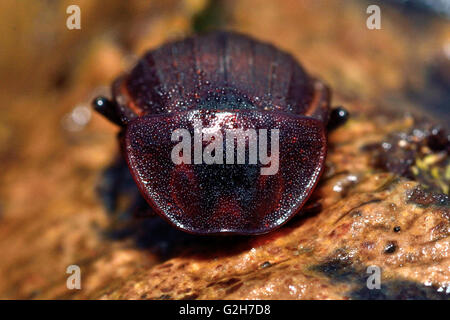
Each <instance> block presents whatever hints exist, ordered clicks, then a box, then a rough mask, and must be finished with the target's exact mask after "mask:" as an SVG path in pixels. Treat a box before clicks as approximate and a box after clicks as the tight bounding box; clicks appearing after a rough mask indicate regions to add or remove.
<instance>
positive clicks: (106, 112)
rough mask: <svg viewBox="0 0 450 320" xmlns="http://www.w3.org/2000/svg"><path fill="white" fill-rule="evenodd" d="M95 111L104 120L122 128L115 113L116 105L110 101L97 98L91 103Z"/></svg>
mask: <svg viewBox="0 0 450 320" xmlns="http://www.w3.org/2000/svg"><path fill="white" fill-rule="evenodd" d="M92 105H93V106H94V109H95V111H97V112H98V113H100V114H102V115H103V116H104V117H105V118H106V119H108V120H109V121H111V122H112V123H115V124H117V125H119V126H123V124H122V121H120V118H119V115H118V114H117V112H116V108H115V107H116V105H115V103H114V102H112V101H111V100H108V98H105V97H102V96H100V97H97V98H95V99H94V101H93V102H92Z"/></svg>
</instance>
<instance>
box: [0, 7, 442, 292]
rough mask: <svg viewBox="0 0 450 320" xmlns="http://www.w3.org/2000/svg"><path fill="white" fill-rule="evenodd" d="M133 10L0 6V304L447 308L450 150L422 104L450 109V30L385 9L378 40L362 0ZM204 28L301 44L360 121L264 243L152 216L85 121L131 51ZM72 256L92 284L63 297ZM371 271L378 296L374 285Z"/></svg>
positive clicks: (110, 143) (107, 131)
mask: <svg viewBox="0 0 450 320" xmlns="http://www.w3.org/2000/svg"><path fill="white" fill-rule="evenodd" d="M122 3H123V2H120V1H111V2H110V4H109V5H108V6H106V7H105V6H104V5H103V3H102V2H101V1H80V4H79V5H80V7H81V9H82V14H83V20H82V21H84V22H82V24H83V26H82V30H80V31H76V30H75V31H69V30H67V29H66V27H65V19H66V14H65V8H66V7H67V5H69V4H71V3H65V2H61V3H58V4H54V5H52V7H50V8H47V7H45V8H44V5H43V4H41V3H40V2H33V4H29V3H27V4H26V5H25V4H17V2H14V1H3V2H2V3H1V4H0V19H1V20H2V21H3V22H5V23H2V24H0V32H1V33H2V34H3V35H5V39H4V44H5V45H4V46H2V47H3V48H6V50H2V51H0V66H1V68H2V74H1V78H2V79H1V82H2V83H3V84H6V86H2V87H1V88H0V97H1V98H2V101H6V102H7V105H6V106H5V107H4V108H0V159H1V160H0V161H1V163H2V170H1V172H0V182H1V183H0V250H1V252H2V256H3V258H2V259H1V260H0V274H2V277H0V298H7V299H13V298H21V299H30V298H33V299H44V298H50V299H54V298H62V299H81V298H89V299H97V298H101V299H118V298H129V299H223V298H230V299H372V298H373V299H383V298H385V299H386V298H429V299H448V298H449V296H450V257H449V254H450V248H449V247H450V241H449V239H450V238H449V232H450V205H449V200H448V197H447V196H446V195H444V193H448V185H449V180H450V169H449V156H448V152H449V150H448V140H446V139H445V138H446V137H447V136H446V135H445V134H444V135H443V137H444V138H443V140H444V142H443V143H441V144H439V143H437V144H436V139H437V140H439V141H440V139H439V138H437V137H439V136H440V135H435V134H434V135H433V130H434V129H435V128H436V127H435V125H434V124H433V125H431V124H430V122H429V121H428V120H422V119H421V116H420V114H421V113H424V112H423V110H424V111H426V113H429V112H428V111H429V109H428V107H429V106H438V107H439V106H441V107H440V109H439V108H438V110H440V111H437V114H438V115H440V116H441V120H442V119H445V116H446V115H447V116H448V105H447V106H446V108H447V109H445V108H444V109H442V105H444V106H445V103H444V104H442V103H441V102H440V101H441V100H440V98H441V97H444V98H445V97H446V96H445V95H446V94H447V93H446V92H447V89H445V88H448V87H447V86H448V82H446V81H448V73H447V72H446V71H445V70H446V69H445V66H447V65H448V56H446V54H445V52H446V51H445V48H446V45H447V46H448V43H449V41H450V33H449V32H448V30H449V28H448V25H449V22H448V20H443V19H439V18H433V19H431V18H430V17H429V16H426V15H422V14H421V13H417V12H412V13H411V15H409V16H406V15H404V14H401V13H400V12H399V11H396V10H394V9H393V8H391V7H382V10H383V11H382V12H383V20H382V21H383V22H382V23H383V25H382V30H379V31H372V30H367V28H366V27H365V19H366V17H367V15H366V13H365V9H366V8H365V6H364V4H362V3H361V2H359V1H346V4H345V5H344V4H342V2H341V1H326V2H325V1H314V3H313V2H308V1H302V2H300V1H288V0H286V1H281V2H280V1H264V6H262V5H261V2H258V1H256V0H240V1H224V2H221V4H220V3H219V5H213V6H211V5H208V3H206V1H199V0H190V1H175V0H173V1H152V2H151V4H149V2H148V1H142V2H141V1H132V2H129V5H128V6H126V7H125V6H124V5H123V4H122ZM11 12H14V13H15V14H11ZM42 12H45V15H43V14H42ZM408 17H414V19H410V18H408ZM417 21H420V22H421V26H422V27H420V28H419V27H416V26H415V25H416V22H417ZM36 24H38V25H39V26H40V28H37V29H36V28H35V26H36ZM193 26H194V27H195V28H197V29H202V30H203V29H206V28H208V27H209V26H220V27H226V28H232V29H235V30H238V31H241V32H245V33H249V34H251V35H253V36H255V37H257V38H260V39H262V40H266V41H270V42H273V43H274V44H276V45H278V46H280V47H281V48H284V49H286V50H288V51H290V52H292V53H293V54H294V55H295V56H296V57H297V58H298V59H299V60H300V61H301V62H302V64H303V65H304V66H305V67H306V69H307V70H308V71H309V72H311V73H313V74H317V75H319V76H320V77H321V78H323V79H325V80H326V81H327V82H329V83H330V85H331V87H332V88H334V103H335V104H343V105H345V107H346V108H347V109H349V110H350V112H351V113H352V118H351V120H350V121H349V122H348V123H347V124H346V125H345V126H343V127H340V128H338V129H337V130H336V131H334V132H332V133H331V134H330V137H329V143H330V150H329V155H328V157H327V170H326V172H325V174H324V175H323V177H322V180H321V183H320V186H319V188H318V189H317V190H316V191H315V193H314V195H313V198H312V199H311V200H310V204H309V206H308V208H307V209H305V212H304V213H303V215H302V216H299V217H296V218H294V219H293V220H291V221H290V222H289V223H288V224H286V225H285V226H284V227H283V228H281V229H279V230H277V231H276V232H273V233H271V234H268V235H263V236H258V237H233V238H222V237H195V236H191V235H187V234H183V233H181V232H179V231H176V230H174V229H172V228H171V227H169V226H168V225H167V224H166V223H165V222H163V221H161V220H160V219H159V218H157V217H154V218H146V217H145V216H146V213H145V212H143V209H142V208H143V206H142V202H141V201H142V200H141V198H140V197H139V195H138V194H137V193H136V188H135V186H134V184H133V182H132V181H130V176H129V173H128V171H127V169H126V168H124V166H123V163H122V162H121V161H120V160H117V161H115V159H116V157H117V149H118V147H117V141H116V139H115V133H116V132H117V129H116V128H114V126H112V125H110V124H109V123H107V122H106V121H105V120H103V119H102V118H101V117H99V116H97V115H93V114H92V115H91V112H90V106H89V103H90V100H91V98H92V97H93V96H94V95H96V94H98V93H104V92H105V88H103V87H99V86H100V85H108V84H109V83H110V82H111V80H113V79H114V78H115V77H116V76H117V75H118V74H120V72H122V71H123V70H126V69H127V68H128V67H129V66H130V64H131V63H132V62H133V61H134V60H135V57H134V56H132V55H130V54H129V53H130V52H132V53H134V54H142V53H143V52H144V51H145V50H146V49H148V48H153V47H155V46H156V45H159V44H161V43H163V42H164V41H166V40H168V39H172V38H174V37H179V36H181V35H183V34H187V33H191V32H192V31H193ZM423 26H425V27H423ZM411 30H413V31H414V32H411ZM19 34H20V35H21V36H18V35H19ZM447 51H448V49H447ZM18 61H20V63H19V62H18ZM411 70H414V71H415V72H410V71H411ZM12 75H14V76H12ZM446 79H447V80H446ZM95 88H98V89H95ZM106 92H108V91H107V90H106ZM417 107H419V108H421V110H422V112H418V114H419V115H411V112H413V113H414V110H417ZM419 110H420V109H419ZM439 112H440V113H439ZM436 123H439V121H436ZM441 123H443V124H441V127H443V128H444V129H447V130H448V128H445V125H446V124H447V123H448V122H446V121H445V120H444V121H441ZM434 132H436V130H434ZM447 139H448V138H447ZM436 145H438V146H437V147H436ZM389 146H390V147H389ZM390 148H394V149H390ZM390 150H392V151H395V157H394V156H392V155H393V154H394V153H393V152H390ZM399 159H400V160H401V161H400V160H399ZM397 160H399V161H397ZM144 211H145V210H144ZM73 264H75V265H79V266H80V268H81V272H82V289H81V290H68V289H67V287H66V279H67V277H68V274H66V268H67V267H68V266H69V265H73ZM369 266H378V267H379V268H380V269H381V276H382V280H381V289H380V290H369V289H367V286H366V281H367V279H368V276H369V274H368V273H367V268H368V267H369Z"/></svg>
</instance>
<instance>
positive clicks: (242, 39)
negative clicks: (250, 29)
mask: <svg viewBox="0 0 450 320" xmlns="http://www.w3.org/2000/svg"><path fill="white" fill-rule="evenodd" d="M93 105H94V108H95V109H96V110H97V111H98V112H99V113H101V114H102V115H103V116H105V117H106V118H107V119H109V120H110V121H112V122H113V123H115V124H117V125H118V126H120V128H121V130H120V133H119V142H120V146H121V150H122V154H123V156H124V157H125V159H126V161H127V164H128V167H129V169H130V172H131V174H132V176H133V178H134V180H135V182H136V184H137V186H138V188H139V190H140V192H141V193H142V195H143V197H144V198H145V200H146V201H147V202H148V204H149V205H150V206H151V207H152V209H153V210H154V211H155V212H156V213H157V214H159V215H160V216H161V217H162V218H164V219H165V220H166V221H168V222H169V223H171V224H172V225H174V226H175V227H177V228H179V229H181V230H183V231H186V232H188V233H193V234H241V235H255V234H262V233H267V232H270V231H272V230H274V229H276V228H278V227H280V226H281V225H283V224H284V223H286V222H287V221H288V220H289V219H290V218H292V217H293V216H294V215H295V214H297V213H299V212H300V209H301V208H302V207H303V206H304V204H305V202H306V201H307V200H308V198H309V196H310V195H311V193H312V191H313V190H314V188H315V187H316V185H317V182H318V180H319V177H320V175H321V173H322V171H323V167H324V161H325V157H326V151H327V139H326V132H327V126H328V128H330V127H331V126H336V125H337V124H339V122H343V121H344V120H345V119H346V118H347V116H348V114H347V112H346V111H345V110H344V109H342V108H339V109H333V110H331V108H330V89H329V88H328V86H327V85H326V84H325V83H324V82H322V81H321V80H319V79H316V78H314V77H311V76H310V75H308V74H307V73H306V71H305V70H304V69H303V68H302V67H301V66H300V64H299V63H298V62H297V61H296V60H295V59H294V58H293V57H292V56H291V55H290V54H288V53H286V52H284V51H282V50H279V49H277V48H276V47H274V46H273V45H271V44H268V43H265V42H261V41H258V40H255V39H253V38H251V37H249V36H246V35H242V34H239V33H234V32H213V33H209V34H206V35H197V36H192V37H188V38H185V39H183V40H178V41H174V42H170V43H167V44H164V45H162V46H161V47H159V48H157V49H154V50H151V51H149V52H147V53H146V54H145V55H144V56H143V57H142V58H141V59H140V60H139V61H138V62H137V64H136V65H135V66H134V68H132V70H131V71H130V72H128V73H126V74H124V75H122V76H120V77H119V78H117V79H116V80H115V81H114V82H113V84H112V99H107V98H105V97H98V98H96V99H95V100H94V102H93ZM199 124H200V126H201V127H200V133H203V134H204V133H207V132H209V133H211V132H215V133H216V134H215V135H214V134H212V135H211V134H210V135H209V137H210V138H211V139H210V140H208V139H206V140H205V139H204V138H205V137H204V136H203V137H200V140H199V141H197V142H194V143H193V144H194V145H195V146H197V147H201V148H205V150H206V148H208V146H209V151H210V154H209V156H210V157H211V156H213V157H216V156H217V157H216V158H215V162H213V163H204V162H201V161H195V159H194V161H191V160H190V159H191V158H189V157H188V156H191V155H192V154H194V153H197V155H198V152H199V151H198V150H194V146H192V145H191V144H189V143H188V144H186V145H185V147H184V148H181V149H179V150H178V149H177V150H178V151H176V152H175V155H176V156H179V158H178V160H179V159H182V160H181V161H178V162H176V161H175V162H174V161H173V155H174V151H173V150H174V146H175V145H177V144H179V143H180V140H179V136H177V137H176V139H175V140H174V139H173V133H174V132H176V131H177V130H185V131H181V132H184V133H188V135H187V137H188V138H189V139H190V137H191V135H194V136H195V134H196V130H197V129H196V125H197V126H198V125H199ZM228 129H237V130H239V129H240V130H241V131H239V132H240V133H241V134H244V136H243V138H244V140H243V141H244V144H243V146H244V147H248V148H250V146H251V145H250V144H251V142H250V141H251V138H252V137H251V135H247V136H245V134H248V133H249V132H250V131H251V130H254V131H252V132H255V133H257V134H258V133H261V132H264V130H269V131H270V130H274V129H276V130H278V131H277V132H278V145H279V150H278V154H277V158H271V163H270V165H274V164H276V166H277V169H278V170H277V171H276V172H275V173H273V172H272V174H262V169H263V168H264V164H267V162H266V163H262V162H260V163H255V162H250V160H249V161H247V163H246V162H245V161H244V163H242V161H241V162H238V163H233V162H232V163H231V164H230V163H228V162H227V163H223V162H222V161H217V159H219V160H220V159H221V158H224V157H228V156H229V155H230V153H231V158H233V159H234V156H236V158H238V156H239V152H240V154H241V156H242V155H243V158H241V160H242V159H247V155H248V157H249V158H250V149H249V150H247V149H244V153H243V154H242V149H241V151H239V148H238V150H237V151H236V150H232V149H230V150H228V149H227V151H229V152H228V155H227V156H225V154H223V155H222V152H219V149H214V148H213V149H214V150H213V151H211V145H212V144H214V146H215V147H221V146H222V145H223V146H225V141H224V140H221V139H219V138H217V137H220V136H221V135H222V134H223V135H225V133H226V132H225V131H227V130H228ZM261 130H262V131H261ZM272 132H273V131H272ZM197 133H198V132H197ZM219 133H220V134H219ZM183 137H184V138H186V136H183ZM183 137H182V138H183ZM188 138H186V139H188ZM216 139H217V140H216ZM194 140H195V138H194ZM262 140H264V139H262V138H261V136H260V137H259V142H260V144H259V145H258V150H259V151H260V152H261V149H262V147H263V146H264V144H263V143H262V144H261V141H262ZM275 140H276V139H275V138H274V137H273V136H270V137H267V136H266V137H265V142H270V143H273V142H274V141H275ZM252 141H253V140H252ZM188 142H190V141H188ZM253 142H254V141H253ZM232 143H233V144H234V138H233V141H232ZM270 143H269V144H270ZM237 144H239V142H237ZM253 146H254V145H253ZM272 147H273V144H272V145H271V148H272ZM190 148H192V149H190ZM225 149H226V148H225ZM202 150H203V149H202ZM247 151H248V152H247ZM275 151H276V150H275V149H273V150H271V152H272V155H273V154H274V153H275ZM203 152H206V151H203ZM203 155H204V154H203ZM185 157H186V158H185ZM201 157H202V151H200V158H201ZM227 159H228V158H227ZM275 162H276V163H275Z"/></svg>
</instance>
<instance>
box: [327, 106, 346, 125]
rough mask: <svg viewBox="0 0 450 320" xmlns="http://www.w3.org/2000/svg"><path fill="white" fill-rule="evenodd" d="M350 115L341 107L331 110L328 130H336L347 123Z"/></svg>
mask: <svg viewBox="0 0 450 320" xmlns="http://www.w3.org/2000/svg"><path fill="white" fill-rule="evenodd" d="M349 116H350V114H349V112H348V111H347V110H346V109H344V108H343V107H336V108H333V109H332V110H331V113H330V121H329V122H328V130H332V129H336V128H337V127H339V126H341V125H343V124H344V123H345V122H347V120H348V118H349Z"/></svg>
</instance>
